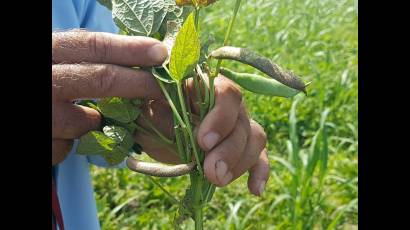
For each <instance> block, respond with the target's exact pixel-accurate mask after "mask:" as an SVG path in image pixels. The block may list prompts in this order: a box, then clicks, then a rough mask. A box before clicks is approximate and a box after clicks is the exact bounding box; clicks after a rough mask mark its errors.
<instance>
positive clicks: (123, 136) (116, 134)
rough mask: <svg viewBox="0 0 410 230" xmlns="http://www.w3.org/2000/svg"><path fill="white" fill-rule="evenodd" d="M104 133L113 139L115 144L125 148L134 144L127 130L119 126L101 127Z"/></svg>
mask: <svg viewBox="0 0 410 230" xmlns="http://www.w3.org/2000/svg"><path fill="white" fill-rule="evenodd" d="M103 132H104V134H105V135H106V136H107V137H109V138H111V139H113V140H114V141H115V143H116V146H122V147H124V148H126V149H130V148H131V147H132V145H133V144H134V139H133V138H132V136H131V134H130V132H128V130H126V129H124V128H122V127H119V126H105V127H104V128H103Z"/></svg>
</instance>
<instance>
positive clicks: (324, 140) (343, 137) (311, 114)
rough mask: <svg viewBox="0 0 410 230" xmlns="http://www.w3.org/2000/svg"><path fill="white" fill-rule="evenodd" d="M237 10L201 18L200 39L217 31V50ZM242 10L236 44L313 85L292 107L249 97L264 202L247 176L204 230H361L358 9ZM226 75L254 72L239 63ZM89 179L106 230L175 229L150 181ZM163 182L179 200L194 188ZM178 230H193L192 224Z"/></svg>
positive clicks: (96, 174) (263, 3)
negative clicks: (265, 156)
mask: <svg viewBox="0 0 410 230" xmlns="http://www.w3.org/2000/svg"><path fill="white" fill-rule="evenodd" d="M233 4H234V1H232V0H219V1H218V2H217V3H215V4H214V5H213V6H212V7H209V8H207V9H205V10H203V11H201V17H202V20H201V22H200V33H201V37H204V38H205V37H206V35H207V31H213V34H214V36H215V38H216V44H215V46H212V47H213V48H215V47H217V46H221V44H222V42H223V37H224V34H225V30H226V27H227V24H228V23H227V22H228V20H229V17H230V15H231V12H232V10H231V8H232V7H233ZM242 4H243V5H242V7H241V9H240V12H239V14H238V18H237V21H236V23H235V26H234V30H233V33H232V37H231V41H230V44H232V45H234V46H247V47H248V48H250V49H252V50H254V51H257V52H259V53H260V54H262V55H264V56H266V57H270V58H271V59H272V60H273V61H274V62H276V63H278V64H280V65H281V66H283V67H285V68H287V69H292V70H293V72H295V73H297V74H298V75H299V76H301V78H302V79H303V81H304V82H312V83H311V84H310V85H309V87H308V88H307V91H308V95H307V96H304V95H298V96H297V97H295V98H294V99H293V100H289V99H284V98H272V97H266V96H260V95H256V94H251V93H248V92H245V91H244V95H245V96H244V100H245V102H246V104H247V107H248V109H249V112H250V114H251V116H252V118H253V119H254V120H256V121H258V122H259V123H260V124H261V125H262V126H263V127H264V128H265V132H266V133H267V136H268V144H267V148H268V150H269V159H270V164H271V173H270V179H269V181H268V183H267V185H266V189H265V192H264V194H263V196H262V197H255V196H252V195H251V194H250V193H249V192H248V190H247V189H248V188H247V182H246V179H247V175H244V176H243V177H241V178H239V179H237V180H236V181H235V182H233V183H232V184H230V185H228V186H227V187H224V188H218V189H217V190H216V192H215V195H214V197H213V199H212V201H211V203H210V205H209V206H208V207H207V208H206V209H205V210H204V215H205V223H204V229H229V230H231V229H234V230H242V229H267V230H269V229H271V230H273V229H357V223H358V208H357V203H358V202H357V199H358V188H357V183H358V164H357V163H358V133H357V129H358V128H357V127H358V121H357V120H358V115H357V113H358V67H357V64H358V31H357V28H358V13H357V1H354V0H247V1H243V3H242ZM212 47H211V49H212ZM223 66H225V67H228V68H230V69H232V70H235V71H238V72H255V70H253V69H251V68H248V67H246V66H244V65H241V66H240V65H237V64H235V63H234V62H228V61H226V62H223ZM295 101H297V103H295ZM292 105H293V106H292ZM291 115H292V116H291ZM326 116H327V117H326ZM325 117H326V119H324V118H325ZM144 158H147V157H146V156H144ZM91 171H92V175H93V184H94V188H95V195H96V198H97V206H98V213H99V218H100V222H101V226H102V228H103V229H121V230H125V229H172V228H173V218H174V214H175V211H176V208H177V207H176V206H175V205H173V204H172V202H171V201H170V200H169V199H168V197H167V196H166V194H164V193H163V192H162V190H161V189H160V188H158V187H157V186H156V185H154V184H153V183H152V182H151V181H150V180H149V178H147V177H145V176H144V175H142V174H136V173H133V172H131V171H129V170H127V169H105V168H98V167H95V166H91ZM157 181H159V182H160V183H161V184H162V185H163V186H164V187H165V188H166V189H167V190H168V191H170V192H171V193H172V194H174V195H176V196H179V197H181V196H182V195H183V194H184V188H185V187H186V186H187V184H188V178H187V177H186V176H185V177H180V178H170V179H165V178H164V179H157ZM180 227H182V228H183V229H193V226H192V221H191V222H189V221H187V222H186V223H185V224H184V225H183V226H180Z"/></svg>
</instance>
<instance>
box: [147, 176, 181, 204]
mask: <svg viewBox="0 0 410 230" xmlns="http://www.w3.org/2000/svg"><path fill="white" fill-rule="evenodd" d="M147 177H148V178H149V179H150V180H151V182H152V183H153V184H155V185H156V186H158V187H159V188H160V189H161V190H162V191H163V192H164V193H165V194H166V195H167V196H168V198H170V199H171V200H172V202H174V203H175V204H177V205H179V204H180V202H179V201H178V200H177V198H175V197H174V196H173V195H172V194H171V193H170V192H168V190H166V189H165V188H164V187H163V186H162V185H161V184H160V183H158V182H157V181H156V180H155V179H154V178H152V177H151V176H148V175H147Z"/></svg>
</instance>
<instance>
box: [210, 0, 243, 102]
mask: <svg viewBox="0 0 410 230" xmlns="http://www.w3.org/2000/svg"><path fill="white" fill-rule="evenodd" d="M240 5H241V0H236V2H235V8H234V11H233V16H232V18H231V20H230V21H229V25H228V30H227V31H226V34H225V39H224V46H227V45H228V41H229V37H230V35H231V32H232V28H233V24H234V22H235V20H236V15H237V14H238V11H239V7H240ZM221 64H222V59H219V60H218V62H217V64H216V69H215V72H213V74H211V76H210V77H209V88H210V89H211V95H210V96H211V99H210V103H209V110H211V109H212V108H213V106H214V104H215V96H214V93H215V89H214V80H215V77H217V76H218V73H219V70H220V68H221Z"/></svg>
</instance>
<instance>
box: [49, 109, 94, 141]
mask: <svg viewBox="0 0 410 230" xmlns="http://www.w3.org/2000/svg"><path fill="white" fill-rule="evenodd" d="M52 112H53V114H52V117H53V123H52V135H53V138H58V139H75V138H79V137H81V136H82V135H84V134H86V133H87V132H88V131H90V130H96V129H98V128H99V126H100V123H101V115H100V113H99V112H97V111H96V110H94V109H91V108H88V107H85V106H81V105H75V104H71V103H57V105H55V106H53V108H52Z"/></svg>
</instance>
